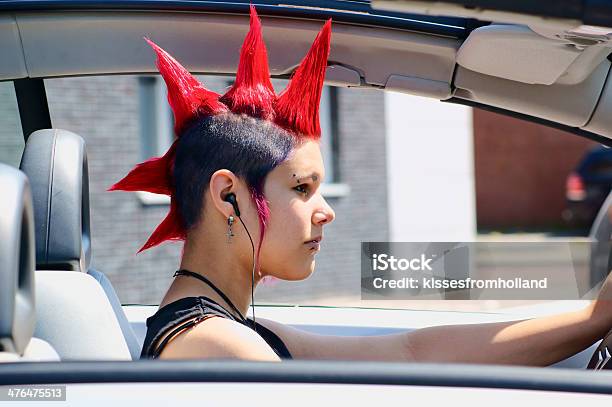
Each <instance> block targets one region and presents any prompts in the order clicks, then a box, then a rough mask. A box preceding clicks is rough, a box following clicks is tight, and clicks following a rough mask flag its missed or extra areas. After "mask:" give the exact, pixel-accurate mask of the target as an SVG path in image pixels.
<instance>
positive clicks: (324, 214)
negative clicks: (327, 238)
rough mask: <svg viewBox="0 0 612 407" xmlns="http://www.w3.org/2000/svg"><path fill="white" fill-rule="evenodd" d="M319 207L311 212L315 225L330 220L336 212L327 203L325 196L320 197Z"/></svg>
mask: <svg viewBox="0 0 612 407" xmlns="http://www.w3.org/2000/svg"><path fill="white" fill-rule="evenodd" d="M321 201H322V205H321V208H320V209H319V210H317V211H315V213H314V214H313V223H314V224H316V225H325V224H326V223H330V222H332V221H333V220H334V219H335V218H336V213H335V212H334V210H333V209H332V207H331V206H329V204H328V203H327V201H326V200H325V198H323V197H321Z"/></svg>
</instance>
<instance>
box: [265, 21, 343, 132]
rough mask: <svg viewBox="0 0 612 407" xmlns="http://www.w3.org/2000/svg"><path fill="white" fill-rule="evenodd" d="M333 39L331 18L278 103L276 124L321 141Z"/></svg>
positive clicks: (275, 108)
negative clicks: (322, 104)
mask: <svg viewBox="0 0 612 407" xmlns="http://www.w3.org/2000/svg"><path fill="white" fill-rule="evenodd" d="M330 40H331V19H329V20H327V22H326V23H325V25H324V26H323V29H322V30H321V32H320V33H319V35H317V38H316V39H315V41H314V43H313V44H312V47H311V48H310V51H308V54H306V56H305V57H304V59H303V60H302V62H301V63H300V66H299V67H298V69H297V70H296V71H295V74H294V75H293V77H292V78H291V82H289V85H288V86H287V88H286V89H285V90H284V91H283V92H282V93H281V94H280V96H279V97H278V100H277V101H276V106H275V107H274V110H275V111H276V120H275V122H276V124H278V125H279V126H281V127H283V128H285V129H287V130H290V131H293V132H297V133H298V134H302V135H305V136H310V137H312V138H319V137H320V135H321V127H320V125H319V104H320V102H321V90H322V87H323V79H324V78H325V68H327V56H328V55H329V46H330Z"/></svg>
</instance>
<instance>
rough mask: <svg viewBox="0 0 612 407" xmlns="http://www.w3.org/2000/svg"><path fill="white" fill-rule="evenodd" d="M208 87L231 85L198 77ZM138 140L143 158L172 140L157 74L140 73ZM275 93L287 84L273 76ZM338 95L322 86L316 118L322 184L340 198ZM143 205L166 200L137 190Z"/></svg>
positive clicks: (169, 114) (169, 113)
mask: <svg viewBox="0 0 612 407" xmlns="http://www.w3.org/2000/svg"><path fill="white" fill-rule="evenodd" d="M200 80H201V81H202V82H203V83H205V84H206V86H207V88H208V89H211V90H213V91H215V92H218V93H220V94H223V93H225V91H226V90H227V89H228V88H229V87H230V86H232V84H233V81H232V80H229V81H228V79H227V77H219V76H206V77H205V78H200ZM138 81H139V98H140V140H141V146H142V147H141V154H142V159H143V160H147V159H149V158H151V157H158V156H161V155H163V154H164V153H165V152H166V151H167V150H168V148H169V147H170V145H171V144H172V141H173V137H174V135H173V129H174V117H173V114H172V111H171V109H170V106H169V105H168V101H167V96H166V95H167V90H166V85H165V83H164V81H163V80H162V78H161V77H160V76H159V75H157V76H140V77H139V78H138ZM272 84H273V85H274V88H275V91H276V92H277V94H278V93H279V92H280V91H281V90H282V89H284V87H285V86H286V85H287V80H283V79H273V80H272ZM337 112H338V97H337V89H336V88H334V87H330V86H324V87H323V91H322V94H321V108H320V111H319V116H320V118H319V120H320V123H321V154H322V155H323V163H324V165H325V179H324V180H323V184H322V186H321V189H322V194H323V195H324V196H326V197H340V196H345V195H347V194H348V193H349V188H348V186H347V185H345V184H342V183H341V179H340V172H339V165H338V156H339V142H338V127H337V123H338V120H337V115H338V113H337ZM139 196H140V198H141V200H142V201H143V203H145V204H167V203H168V199H167V197H165V196H162V195H155V194H149V193H146V192H145V193H139Z"/></svg>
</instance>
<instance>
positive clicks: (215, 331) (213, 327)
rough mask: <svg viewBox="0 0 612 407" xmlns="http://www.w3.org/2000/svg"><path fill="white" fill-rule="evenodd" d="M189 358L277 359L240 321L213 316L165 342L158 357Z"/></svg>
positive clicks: (263, 341) (253, 332)
mask: <svg viewBox="0 0 612 407" xmlns="http://www.w3.org/2000/svg"><path fill="white" fill-rule="evenodd" d="M194 320H197V318H194ZM192 358H193V359H199V358H224V359H226V358H231V359H243V360H257V361H279V360H280V358H279V356H278V355H277V354H276V353H275V352H274V350H273V349H272V348H271V347H270V346H269V345H268V343H266V341H265V340H264V339H263V338H262V337H261V336H259V335H258V334H257V333H256V332H255V331H253V330H252V329H250V328H249V327H247V326H245V325H243V324H241V323H240V322H237V321H234V320H231V319H228V318H222V317H219V316H216V315H209V316H207V317H205V318H202V319H201V320H199V321H197V323H196V324H195V325H194V326H192V327H191V328H188V329H186V330H185V332H182V333H181V334H180V335H177V336H176V337H175V338H173V339H172V340H171V341H170V342H168V344H167V345H166V346H165V348H164V349H163V351H162V353H161V354H160V359H192Z"/></svg>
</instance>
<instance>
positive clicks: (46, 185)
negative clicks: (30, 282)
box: [20, 129, 91, 272]
mask: <svg viewBox="0 0 612 407" xmlns="http://www.w3.org/2000/svg"><path fill="white" fill-rule="evenodd" d="M20 167H21V170H22V171H23V172H25V173H26V175H27V176H28V178H29V179H30V185H31V188H32V198H33V202H34V220H35V227H36V268H37V269H39V270H49V269H53V270H76V271H84V272H87V269H88V267H89V261H90V259H91V243H90V233H89V177H88V170H87V154H86V152H85V141H84V140H83V139H82V138H81V137H80V136H78V135H77V134H74V133H72V132H69V131H67V130H60V129H45V130H38V131H35V132H34V133H32V134H31V135H30V137H29V138H28V142H27V143H26V146H25V150H24V152H23V157H22V158H21V166H20Z"/></svg>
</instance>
